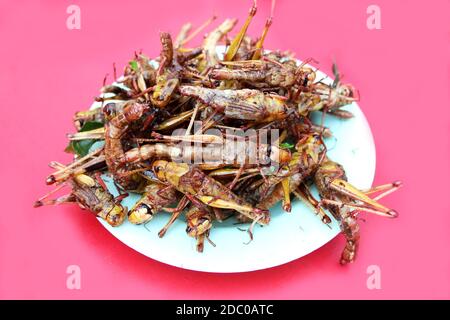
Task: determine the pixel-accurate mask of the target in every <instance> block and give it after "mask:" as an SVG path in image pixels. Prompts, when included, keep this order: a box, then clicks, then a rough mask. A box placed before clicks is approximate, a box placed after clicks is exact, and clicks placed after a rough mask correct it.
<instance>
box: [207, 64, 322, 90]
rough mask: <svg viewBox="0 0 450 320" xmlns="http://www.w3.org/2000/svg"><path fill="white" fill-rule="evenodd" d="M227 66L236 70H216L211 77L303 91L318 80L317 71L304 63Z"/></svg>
mask: <svg viewBox="0 0 450 320" xmlns="http://www.w3.org/2000/svg"><path fill="white" fill-rule="evenodd" d="M263 59H264V57H263ZM227 65H228V66H231V67H234V69H231V68H222V69H214V70H212V71H211V72H210V73H209V77H211V78H213V79H216V80H239V81H245V82H246V83H248V84H250V85H251V86H254V87H258V88H287V89H290V88H291V87H293V86H294V85H295V86H297V88H300V89H301V90H303V91H305V90H309V88H311V86H312V85H313V83H314V81H315V79H316V73H315V71H314V70H313V69H312V68H310V67H307V66H305V64H304V63H302V64H301V65H300V66H298V67H297V66H296V65H295V64H293V63H280V62H277V61H273V60H269V61H267V60H263V61H262V63H259V64H255V62H254V61H252V60H248V61H236V62H234V63H227ZM297 90H299V89H297Z"/></svg>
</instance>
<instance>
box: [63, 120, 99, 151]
mask: <svg viewBox="0 0 450 320" xmlns="http://www.w3.org/2000/svg"><path fill="white" fill-rule="evenodd" d="M103 126H104V124H103V123H101V122H98V121H88V122H86V123H85V124H83V127H82V128H81V129H80V131H79V132H83V131H91V130H94V129H98V128H102V127H103ZM96 141H98V140H96V139H86V140H76V141H71V142H70V143H69V145H68V146H67V147H66V149H65V150H64V151H66V152H69V153H75V154H77V155H79V156H80V157H84V156H85V155H87V154H88V153H89V149H90V148H91V147H92V145H93V144H94V143H95V142H96Z"/></svg>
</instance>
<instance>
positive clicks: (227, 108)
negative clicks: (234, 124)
mask: <svg viewBox="0 0 450 320" xmlns="http://www.w3.org/2000/svg"><path fill="white" fill-rule="evenodd" d="M180 92H181V94H182V95H185V96H189V97H194V98H196V99H199V100H200V101H201V102H203V103H204V104H207V105H210V106H212V107H213V108H215V109H216V110H217V111H218V112H221V113H223V114H224V115H225V116H226V117H228V118H231V119H242V120H250V121H256V122H270V121H275V120H282V119H285V118H286V117H287V116H288V110H289V107H288V105H287V104H286V99H285V98H284V97H282V96H278V95H271V94H264V93H262V92H261V91H259V90H251V89H241V90H229V89H228V90H218V89H208V88H203V87H196V86H181V87H180Z"/></svg>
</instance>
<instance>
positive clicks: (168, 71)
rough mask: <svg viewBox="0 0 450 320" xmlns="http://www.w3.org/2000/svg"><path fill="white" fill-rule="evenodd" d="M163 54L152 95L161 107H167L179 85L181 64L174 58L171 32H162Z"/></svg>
mask: <svg viewBox="0 0 450 320" xmlns="http://www.w3.org/2000/svg"><path fill="white" fill-rule="evenodd" d="M160 39H161V46H162V49H161V54H160V57H161V59H160V63H159V68H158V72H157V74H158V76H157V78H156V86H155V89H154V91H153V95H152V96H151V100H152V103H153V104H154V105H155V106H157V107H159V108H163V107H165V106H166V105H167V104H168V103H169V102H170V99H171V97H172V94H173V93H174V92H175V89H176V88H177V87H178V84H179V82H180V80H179V71H180V66H179V65H178V62H177V61H176V59H174V54H175V53H174V49H173V44H172V38H171V36H170V34H169V33H167V32H161V34H160Z"/></svg>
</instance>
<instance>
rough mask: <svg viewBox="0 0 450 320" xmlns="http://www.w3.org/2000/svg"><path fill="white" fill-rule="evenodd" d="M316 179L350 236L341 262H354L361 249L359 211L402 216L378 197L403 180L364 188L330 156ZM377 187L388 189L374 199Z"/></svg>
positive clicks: (394, 188)
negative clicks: (372, 197) (352, 183)
mask: <svg viewBox="0 0 450 320" xmlns="http://www.w3.org/2000/svg"><path fill="white" fill-rule="evenodd" d="M314 181H315V184H316V186H317V188H318V190H319V194H320V197H321V198H322V200H321V203H322V204H323V205H324V206H325V207H326V208H328V209H329V210H330V212H331V213H332V214H333V216H334V217H335V218H336V219H337V220H338V221H339V223H340V227H341V230H342V233H343V234H344V236H345V238H346V240H347V243H346V245H345V248H344V251H343V252H342V256H341V260H340V262H341V264H346V263H350V262H353V261H354V260H355V257H356V254H357V251H358V246H359V238H360V233H359V225H358V222H357V220H356V214H357V212H358V211H366V212H370V213H374V214H377V215H381V216H383V217H387V218H396V217H397V216H398V214H397V212H396V211H394V210H392V209H389V208H386V207H385V206H383V205H381V204H380V203H379V202H378V201H377V200H378V199H380V198H381V197H383V196H385V195H387V194H389V193H391V192H393V191H395V190H396V189H398V188H399V187H400V186H401V182H394V183H392V184H388V185H384V186H381V187H375V188H373V189H371V190H368V191H366V192H364V191H361V190H358V189H357V188H355V187H354V186H352V185H351V184H350V183H348V182H347V177H346V175H345V171H344V168H343V167H342V166H341V165H339V164H338V163H336V162H334V161H331V160H329V159H327V160H326V161H324V162H323V163H322V164H321V166H320V167H319V168H318V170H317V172H316V173H315V175H314ZM376 191H384V193H383V194H381V195H379V196H378V197H376V198H374V199H371V198H370V197H369V196H368V194H370V193H373V192H376Z"/></svg>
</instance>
